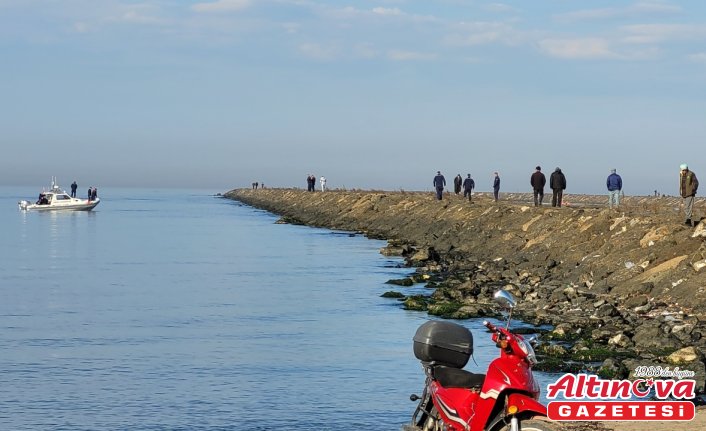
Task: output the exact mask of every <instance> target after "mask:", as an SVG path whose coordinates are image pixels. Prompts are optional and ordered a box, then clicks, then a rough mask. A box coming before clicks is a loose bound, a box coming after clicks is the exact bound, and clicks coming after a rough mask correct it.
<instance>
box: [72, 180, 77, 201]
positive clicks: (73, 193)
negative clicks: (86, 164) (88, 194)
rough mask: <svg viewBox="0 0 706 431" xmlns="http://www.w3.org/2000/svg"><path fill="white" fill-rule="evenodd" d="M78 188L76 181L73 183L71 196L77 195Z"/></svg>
mask: <svg viewBox="0 0 706 431" xmlns="http://www.w3.org/2000/svg"><path fill="white" fill-rule="evenodd" d="M76 189H78V184H76V181H74V182H73V183H71V197H72V198H75V197H76Z"/></svg>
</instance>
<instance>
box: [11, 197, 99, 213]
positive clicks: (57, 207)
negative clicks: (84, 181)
mask: <svg viewBox="0 0 706 431" xmlns="http://www.w3.org/2000/svg"><path fill="white" fill-rule="evenodd" d="M99 203H100V199H96V200H94V201H88V200H79V199H76V200H75V201H74V202H61V203H55V204H51V205H39V204H32V203H29V202H28V201H20V202H19V207H20V209H21V210H23V211H90V210H92V209H93V208H95V207H96V205H98V204H99Z"/></svg>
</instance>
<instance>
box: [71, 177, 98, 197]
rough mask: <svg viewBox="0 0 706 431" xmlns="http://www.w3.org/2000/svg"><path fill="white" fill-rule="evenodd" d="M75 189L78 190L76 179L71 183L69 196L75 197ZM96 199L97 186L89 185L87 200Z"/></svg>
mask: <svg viewBox="0 0 706 431" xmlns="http://www.w3.org/2000/svg"><path fill="white" fill-rule="evenodd" d="M76 190H78V184H76V181H74V182H73V183H71V197H72V198H75V197H76ZM96 199H98V187H93V186H91V187H89V188H88V201H89V202H90V201H94V200H96Z"/></svg>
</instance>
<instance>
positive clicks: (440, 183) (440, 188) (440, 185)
mask: <svg viewBox="0 0 706 431" xmlns="http://www.w3.org/2000/svg"><path fill="white" fill-rule="evenodd" d="M444 186H446V178H444V176H443V175H441V171H436V176H435V177H434V188H435V189H436V198H437V199H438V200H441V195H442V194H443V193H444Z"/></svg>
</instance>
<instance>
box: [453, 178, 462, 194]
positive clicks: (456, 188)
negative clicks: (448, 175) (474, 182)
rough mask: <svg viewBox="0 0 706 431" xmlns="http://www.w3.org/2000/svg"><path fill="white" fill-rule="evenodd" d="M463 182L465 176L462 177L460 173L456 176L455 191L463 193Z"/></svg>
mask: <svg viewBox="0 0 706 431" xmlns="http://www.w3.org/2000/svg"><path fill="white" fill-rule="evenodd" d="M461 183H463V178H461V174H458V175H456V177H454V193H456V194H459V193H461Z"/></svg>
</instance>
